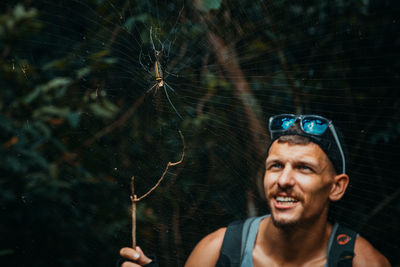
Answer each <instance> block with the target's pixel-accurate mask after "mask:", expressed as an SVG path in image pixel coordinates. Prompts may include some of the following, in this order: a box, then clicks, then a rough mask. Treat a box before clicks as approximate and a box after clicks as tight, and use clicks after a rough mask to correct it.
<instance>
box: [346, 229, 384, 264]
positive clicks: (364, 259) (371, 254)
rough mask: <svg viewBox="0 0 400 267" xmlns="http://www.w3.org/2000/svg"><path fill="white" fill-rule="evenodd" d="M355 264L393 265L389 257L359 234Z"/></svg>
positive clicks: (355, 247)
mask: <svg viewBox="0 0 400 267" xmlns="http://www.w3.org/2000/svg"><path fill="white" fill-rule="evenodd" d="M354 254H355V256H354V259H353V266H356V267H357V266H362V267H364V266H366V267H369V266H371V267H373V266H377V267H378V266H379V267H385V266H391V265H390V263H389V261H388V259H387V258H386V257H385V256H383V255H382V254H381V253H380V252H379V251H378V250H376V249H375V248H374V247H373V246H372V245H371V243H369V242H368V241H367V240H366V239H365V238H363V237H361V236H358V237H357V239H356V242H355V245H354Z"/></svg>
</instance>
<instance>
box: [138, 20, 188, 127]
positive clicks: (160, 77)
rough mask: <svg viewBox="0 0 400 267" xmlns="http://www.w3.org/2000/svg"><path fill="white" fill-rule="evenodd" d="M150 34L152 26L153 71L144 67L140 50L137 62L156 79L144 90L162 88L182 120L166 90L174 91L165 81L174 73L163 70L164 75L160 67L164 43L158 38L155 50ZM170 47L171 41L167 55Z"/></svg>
mask: <svg viewBox="0 0 400 267" xmlns="http://www.w3.org/2000/svg"><path fill="white" fill-rule="evenodd" d="M152 35H153V34H152V28H151V27H150V43H151V46H152V49H153V51H154V58H155V60H154V69H153V70H154V73H152V72H151V71H150V70H149V69H148V68H146V67H145V66H144V65H143V63H142V59H141V57H142V51H140V55H139V63H140V65H141V66H142V67H143V68H144V69H145V70H146V71H147V72H149V73H150V74H151V75H154V76H155V79H156V83H155V84H154V85H153V86H152V87H150V89H148V90H147V91H146V93H149V92H150V91H152V90H153V89H155V90H154V94H156V93H157V92H158V90H159V89H160V88H162V89H163V90H164V93H165V96H166V97H167V99H168V102H169V103H170V104H171V106H172V108H173V109H174V110H175V112H176V114H177V115H178V116H179V118H181V119H182V120H183V118H182V116H181V114H179V112H178V110H176V108H175V106H174V104H172V101H171V99H170V98H169V94H168V90H167V88H168V89H169V90H171V91H172V92H173V93H175V90H174V89H173V88H172V87H171V86H170V85H168V83H167V82H166V81H165V78H167V77H168V76H169V75H170V74H171V75H174V74H172V73H168V72H167V71H165V72H167V75H166V76H164V70H163V67H162V65H161V59H162V56H163V51H164V43H161V41H160V40H158V41H159V42H160V44H161V50H157V49H156V46H155V45H154V42H153V37H152ZM170 48H171V43H170V44H169V49H168V55H169V50H170ZM168 55H167V56H168ZM149 57H150V56H149Z"/></svg>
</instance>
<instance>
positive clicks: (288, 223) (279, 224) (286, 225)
mask: <svg viewBox="0 0 400 267" xmlns="http://www.w3.org/2000/svg"><path fill="white" fill-rule="evenodd" d="M271 220H272V223H273V224H274V226H275V227H276V228H279V229H291V228H296V227H297V226H299V221H298V220H295V219H292V220H289V219H286V218H275V216H274V214H271Z"/></svg>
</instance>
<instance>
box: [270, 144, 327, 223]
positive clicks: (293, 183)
mask: <svg viewBox="0 0 400 267" xmlns="http://www.w3.org/2000/svg"><path fill="white" fill-rule="evenodd" d="M333 177H334V172H333V167H332V164H331V163H330V161H329V159H328V157H327V156H326V154H325V153H324V151H323V150H322V149H321V148H320V147H319V146H318V145H316V144H314V143H309V144H306V145H298V144H290V143H278V141H275V142H274V143H273V144H272V146H271V147H270V150H269V154H268V158H267V161H266V172H265V176H264V190H265V193H266V196H267V200H268V205H269V206H270V209H271V215H272V220H273V222H274V224H275V225H276V226H280V227H285V226H293V225H298V224H302V223H307V222H311V221H315V220H317V219H318V218H321V216H326V215H327V212H328V206H329V193H330V190H331V187H332V184H333V181H334V179H333Z"/></svg>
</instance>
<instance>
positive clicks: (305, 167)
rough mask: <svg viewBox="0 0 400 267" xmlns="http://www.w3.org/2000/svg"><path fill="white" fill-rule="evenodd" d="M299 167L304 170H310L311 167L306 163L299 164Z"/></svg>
mask: <svg viewBox="0 0 400 267" xmlns="http://www.w3.org/2000/svg"><path fill="white" fill-rule="evenodd" d="M299 169H301V170H304V171H312V169H311V168H310V167H308V166H306V165H301V166H299Z"/></svg>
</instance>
